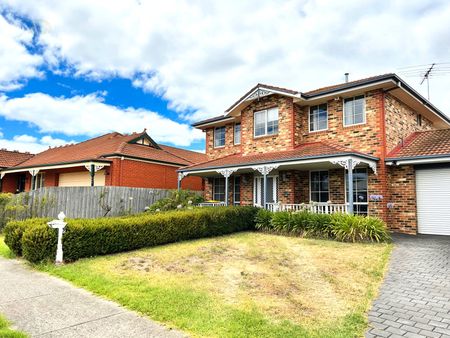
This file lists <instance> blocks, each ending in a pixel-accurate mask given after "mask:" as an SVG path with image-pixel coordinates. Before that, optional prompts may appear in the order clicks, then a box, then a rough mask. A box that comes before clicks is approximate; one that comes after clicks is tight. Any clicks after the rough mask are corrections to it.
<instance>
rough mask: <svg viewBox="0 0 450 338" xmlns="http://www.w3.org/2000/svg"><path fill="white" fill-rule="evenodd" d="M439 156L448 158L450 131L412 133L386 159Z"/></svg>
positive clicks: (449, 154)
mask: <svg viewBox="0 0 450 338" xmlns="http://www.w3.org/2000/svg"><path fill="white" fill-rule="evenodd" d="M439 155H444V156H445V155H447V156H450V129H440V130H430V131H422V132H416V133H413V134H411V135H410V136H409V137H408V138H407V139H406V140H405V141H404V142H403V145H401V144H400V145H399V146H397V147H396V148H394V149H393V150H392V151H391V152H390V153H389V155H388V156H387V157H388V158H393V159H394V158H395V159H397V158H410V157H418V156H421V157H422V156H425V157H426V156H439Z"/></svg>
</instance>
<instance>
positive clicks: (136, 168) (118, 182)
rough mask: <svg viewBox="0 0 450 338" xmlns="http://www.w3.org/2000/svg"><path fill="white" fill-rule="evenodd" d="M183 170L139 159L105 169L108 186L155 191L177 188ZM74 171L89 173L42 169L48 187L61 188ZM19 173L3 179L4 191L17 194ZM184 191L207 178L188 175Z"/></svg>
mask: <svg viewBox="0 0 450 338" xmlns="http://www.w3.org/2000/svg"><path fill="white" fill-rule="evenodd" d="M178 168H179V167H176V166H170V165H163V164H156V163H148V162H144V161H136V160H127V159H125V160H121V159H120V158H114V159H112V162H111V166H110V167H105V169H104V170H105V185H108V186H111V185H112V186H122V187H136V188H155V189H177V185H178V174H177V170H178ZM71 172H87V170H86V168H84V167H75V168H64V169H53V170H42V171H41V173H44V174H45V178H44V186H45V187H57V186H58V183H59V174H62V173H71ZM17 180H18V175H17V174H6V175H5V177H4V178H3V180H2V192H10V193H15V192H16V189H17ZM181 184H182V185H181V186H182V188H183V189H189V190H197V191H201V190H203V179H202V178H200V177H194V176H188V177H185V178H184V179H183V180H182V183H181ZM25 187H26V189H25V190H26V191H29V190H30V188H31V175H30V174H29V173H28V172H27V173H26V185H25Z"/></svg>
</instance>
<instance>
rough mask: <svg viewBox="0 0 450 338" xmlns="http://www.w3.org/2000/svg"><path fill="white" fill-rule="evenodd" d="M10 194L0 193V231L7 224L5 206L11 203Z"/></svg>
mask: <svg viewBox="0 0 450 338" xmlns="http://www.w3.org/2000/svg"><path fill="white" fill-rule="evenodd" d="M11 197H12V195H11V194H1V193H0V231H1V230H2V229H3V228H4V227H5V225H6V222H7V206H8V203H9V202H10V201H11Z"/></svg>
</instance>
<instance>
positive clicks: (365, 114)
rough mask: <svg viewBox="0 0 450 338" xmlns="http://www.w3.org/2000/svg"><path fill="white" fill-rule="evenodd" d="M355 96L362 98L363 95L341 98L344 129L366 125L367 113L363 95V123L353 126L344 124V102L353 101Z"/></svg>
mask: <svg viewBox="0 0 450 338" xmlns="http://www.w3.org/2000/svg"><path fill="white" fill-rule="evenodd" d="M357 96H363V95H355V96H350V97H345V98H342V123H343V125H344V127H353V126H361V125H363V124H366V123H367V112H366V94H364V102H363V112H364V114H363V117H364V121H363V122H361V123H353V124H345V100H347V99H353V100H354V99H355V97H357Z"/></svg>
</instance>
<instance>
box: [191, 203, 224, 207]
mask: <svg viewBox="0 0 450 338" xmlns="http://www.w3.org/2000/svg"><path fill="white" fill-rule="evenodd" d="M197 205H198V206H199V207H223V206H225V202H204V203H199V204H197Z"/></svg>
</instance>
